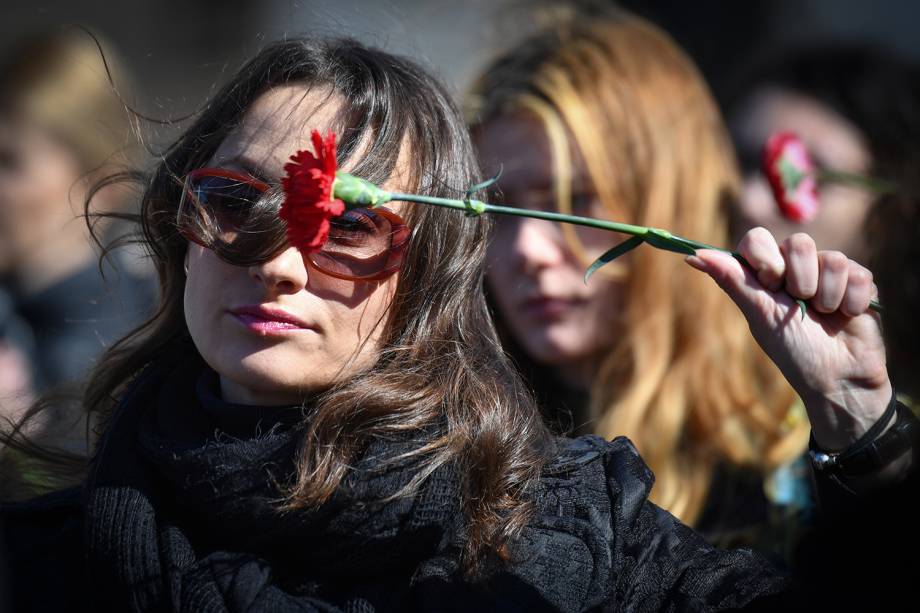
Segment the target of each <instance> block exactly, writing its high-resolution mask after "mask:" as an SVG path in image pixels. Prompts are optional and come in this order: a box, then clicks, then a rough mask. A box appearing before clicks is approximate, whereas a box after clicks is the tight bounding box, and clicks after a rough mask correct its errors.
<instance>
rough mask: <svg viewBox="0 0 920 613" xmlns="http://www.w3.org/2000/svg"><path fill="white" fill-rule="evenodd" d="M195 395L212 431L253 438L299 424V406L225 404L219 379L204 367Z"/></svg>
mask: <svg viewBox="0 0 920 613" xmlns="http://www.w3.org/2000/svg"><path fill="white" fill-rule="evenodd" d="M195 396H196V397H197V399H198V404H199V405H200V407H201V409H202V410H203V411H204V413H205V415H206V416H207V417H208V418H209V419H210V420H211V421H212V422H213V423H214V425H215V427H216V429H217V430H219V431H220V432H224V433H226V434H229V435H230V436H232V437H235V438H241V439H246V438H252V437H254V436H256V437H257V436H260V435H261V434H263V433H265V432H268V431H269V430H271V429H272V428H276V427H280V428H286V427H290V426H292V425H295V424H297V423H300V422H302V421H303V414H304V408H303V407H302V406H296V405H279V406H260V405H251V404H236V403H233V402H227V401H226V400H224V399H223V398H222V397H221V391H220V377H219V376H218V374H217V373H216V372H215V371H213V370H212V369H210V368H207V367H206V368H205V369H204V370H203V372H202V373H201V375H199V377H198V381H197V382H196V384H195Z"/></svg>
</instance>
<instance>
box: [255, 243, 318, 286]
mask: <svg viewBox="0 0 920 613" xmlns="http://www.w3.org/2000/svg"><path fill="white" fill-rule="evenodd" d="M249 274H250V275H252V277H253V278H254V279H256V280H257V281H259V282H261V283H262V284H264V285H265V287H266V288H268V289H270V290H272V291H276V292H281V293H286V292H297V291H299V290H301V289H303V288H304V287H306V286H307V281H308V280H309V273H308V272H307V264H306V261H305V258H304V256H303V254H302V253H301V252H300V250H298V249H297V248H296V247H288V248H286V249H285V250H284V251H282V252H281V253H279V254H278V255H276V256H275V257H273V258H272V259H270V260H268V261H265V262H262V263H260V264H254V265H253V266H250V267H249Z"/></svg>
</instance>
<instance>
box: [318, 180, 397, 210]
mask: <svg viewBox="0 0 920 613" xmlns="http://www.w3.org/2000/svg"><path fill="white" fill-rule="evenodd" d="M332 191H333V195H334V197H335V198H337V199H339V200H341V201H342V202H344V203H345V206H346V207H348V208H349V209H354V208H359V207H375V206H380V205H381V204H385V203H387V202H389V201H390V200H391V199H392V198H393V196H392V195H391V194H390V192H388V191H386V190H383V189H380V188H379V187H377V186H376V185H374V184H373V183H371V182H370V181H367V180H365V179H362V178H360V177H356V176H354V175H351V174H348V173H347V172H342V171H338V172H336V173H335V182H334V183H333V184H332Z"/></svg>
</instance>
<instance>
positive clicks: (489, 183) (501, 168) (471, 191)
mask: <svg viewBox="0 0 920 613" xmlns="http://www.w3.org/2000/svg"><path fill="white" fill-rule="evenodd" d="M504 170H505V165H504V164H502V165H501V166H499V167H498V172H497V173H495V176H494V177H492V178H491V179H486V180H485V181H483V182H482V183H477V184H476V185H474V186H472V187H471V188H469V189H468V190H466V198H465V200H470V199H472V197H473V194H475V193H476V192H478V191H482V190H484V189H485V188H487V187H492V186H493V185H495V184H496V183H498V180H499V179H500V178H501V176H502V172H503V171H504Z"/></svg>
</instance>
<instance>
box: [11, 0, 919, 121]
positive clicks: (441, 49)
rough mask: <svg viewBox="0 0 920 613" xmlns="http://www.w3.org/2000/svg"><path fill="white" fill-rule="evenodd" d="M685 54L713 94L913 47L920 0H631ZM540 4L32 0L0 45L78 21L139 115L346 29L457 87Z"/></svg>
mask: <svg viewBox="0 0 920 613" xmlns="http://www.w3.org/2000/svg"><path fill="white" fill-rule="evenodd" d="M621 4H623V5H625V6H627V7H629V8H630V9H632V10H633V11H635V12H638V13H640V14H642V15H644V16H646V17H649V18H651V19H652V20H654V21H656V22H658V23H659V24H660V25H662V26H663V27H664V28H665V29H666V30H668V31H669V32H671V34H672V35H673V36H674V37H675V38H676V39H677V41H678V42H679V43H680V44H681V45H682V46H684V48H686V49H687V50H689V51H690V53H691V55H693V56H694V58H695V59H696V60H697V62H698V63H699V64H700V65H701V67H702V69H703V71H704V73H705V75H706V77H707V78H708V79H709V80H710V83H711V84H712V85H713V87H714V88H715V90H716V92H717V94H719V93H721V91H722V89H723V88H724V87H726V86H728V82H729V81H730V79H731V78H733V75H735V74H736V73H737V72H738V71H743V69H744V66H745V63H746V62H747V61H749V57H750V55H751V54H756V53H758V52H760V51H762V50H763V49H765V48H770V49H774V50H775V49H778V48H781V47H783V46H787V45H792V44H800V43H802V42H811V41H824V40H838V39H845V40H860V41H870V42H877V43H880V44H882V45H885V46H888V47H892V48H894V49H895V50H896V51H898V52H900V53H903V54H907V55H910V56H913V57H918V56H920V37H918V36H917V34H916V32H917V24H918V23H920V3H916V2H910V1H907V0H900V1H899V0H875V1H872V2H869V1H868V0H745V1H744V2H732V1H726V0H723V1H713V0H696V1H694V2H685V1H683V2H682V1H679V0H673V1H668V0H629V1H626V2H622V3H621ZM535 5H536V3H535V2H527V1H524V2H521V1H510V0H466V1H465V2H455V1H451V0H383V1H374V2H369V1H368V0H238V1H235V2H218V1H217V0H194V1H189V0H184V1H180V0H159V1H153V0H124V1H123V2H119V3H113V2H103V1H102V0H95V1H88V0H39V1H37V2H17V3H7V4H6V6H5V7H4V19H3V20H2V21H0V54H2V53H3V52H4V51H5V50H6V49H7V48H9V46H10V45H11V44H13V43H14V42H15V41H16V40H17V39H18V38H20V37H21V36H23V35H26V34H29V33H33V32H36V31H41V30H45V29H47V28H49V27H57V26H60V25H62V24H80V25H84V26H86V27H88V28H89V29H91V30H92V31H94V32H97V33H99V34H101V35H102V36H104V37H105V38H106V39H107V40H108V41H110V44H111V45H112V46H113V47H114V48H115V49H116V50H117V51H118V52H120V53H121V54H122V55H123V56H124V58H125V61H126V63H127V66H128V68H129V69H130V71H131V72H132V73H133V74H134V75H135V76H136V83H137V85H136V88H135V89H136V96H137V100H138V104H139V106H140V107H141V108H142V109H143V110H144V111H146V112H148V113H152V114H159V115H161V116H165V117H168V116H175V115H179V114H182V113H184V112H188V111H191V110H194V108H196V106H197V105H199V104H200V103H201V101H202V100H203V99H204V98H205V97H206V96H207V95H208V93H209V92H211V91H213V89H214V87H215V86H216V85H218V84H219V83H220V82H221V81H222V79H223V78H224V76H225V75H226V74H228V73H229V72H231V71H232V70H233V69H235V68H236V67H237V66H238V65H239V64H240V62H241V61H242V60H243V59H244V58H246V57H248V56H249V55H251V54H252V53H253V52H254V50H256V49H257V48H258V47H259V46H260V45H262V44H263V43H264V42H265V41H268V40H273V39H276V38H279V37H282V36H284V35H285V34H298V33H303V32H331V33H336V34H342V33H347V34H350V35H352V36H355V37H358V38H361V39H363V40H365V41H372V42H374V43H376V44H378V45H379V46H383V47H385V48H387V49H389V50H393V51H397V52H401V53H407V54H410V55H413V56H415V57H418V58H420V59H422V60H423V61H425V62H427V63H428V64H429V65H430V66H432V67H433V68H434V69H435V70H436V71H437V72H438V73H439V74H440V75H441V76H442V77H443V78H444V79H445V80H447V81H448V82H450V83H451V84H452V85H453V86H454V87H455V89H457V90H458V91H462V90H463V88H465V87H466V86H467V84H468V83H469V81H470V79H471V78H472V76H473V74H474V73H475V71H476V70H477V68H479V67H480V66H481V65H482V64H483V63H484V62H485V61H486V60H487V59H488V58H489V57H490V56H491V55H493V53H494V50H495V49H496V48H500V47H502V46H505V45H508V44H511V43H513V41H514V40H515V38H516V37H517V36H520V35H522V34H524V33H526V32H527V31H528V28H529V27H531V26H532V25H533V23H534V22H533V19H532V18H531V17H530V15H529V13H530V11H531V10H532V9H533V7H534V6H535Z"/></svg>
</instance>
